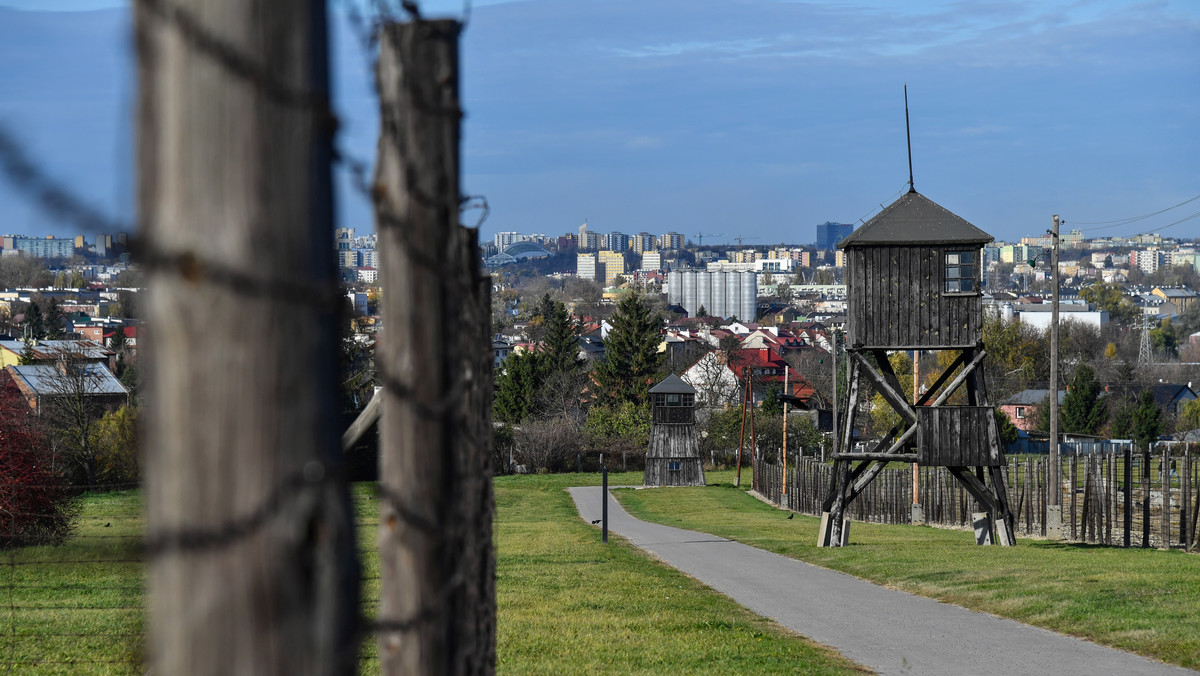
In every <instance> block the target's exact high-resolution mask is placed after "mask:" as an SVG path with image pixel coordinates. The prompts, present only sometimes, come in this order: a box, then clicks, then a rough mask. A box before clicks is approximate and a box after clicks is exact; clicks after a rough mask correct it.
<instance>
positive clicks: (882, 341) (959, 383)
mask: <svg viewBox="0 0 1200 676" xmlns="http://www.w3.org/2000/svg"><path fill="white" fill-rule="evenodd" d="M992 239H993V238H992V236H991V235H989V234H987V233H986V232H984V231H982V230H980V229H979V228H977V227H975V226H973V225H971V224H970V223H968V222H967V221H965V220H963V219H962V218H959V217H958V216H956V215H954V214H952V213H950V212H949V211H948V210H946V209H945V208H943V207H942V206H940V205H938V204H936V203H935V202H933V201H932V200H930V199H929V198H927V197H925V196H924V195H921V194H920V193H918V192H917V191H916V190H912V189H910V190H909V192H908V193H907V194H905V195H904V196H903V197H901V198H900V199H898V200H896V201H895V202H893V203H892V204H891V205H889V206H888V207H887V208H885V209H884V210H883V211H881V212H880V213H879V214H878V215H876V216H875V217H874V218H872V219H871V220H869V221H867V222H866V223H865V224H864V225H863V226H862V227H861V228H859V229H858V230H856V231H855V232H854V233H853V234H851V235H850V236H849V237H847V238H846V239H844V240H842V242H841V243H840V244H838V248H840V249H843V250H845V252H846V286H847V292H848V298H847V318H848V325H849V326H848V335H847V341H846V345H847V348H846V351H847V353H848V354H849V360H848V362H847V366H848V368H849V374H848V387H847V388H846V389H847V390H848V392H847V398H846V407H845V409H844V410H845V411H846V414H845V418H844V423H843V425H842V429H841V430H840V439H839V440H838V447H837V452H835V453H834V455H833V457H834V461H835V462H834V471H833V479H832V481H831V485H830V488H829V493H828V496H827V497H826V498H825V502H824V503H823V506H822V510H823V512H825V513H826V514H825V515H824V516H823V518H822V527H821V533H820V535H819V540H820V541H819V544H820V546H835V547H836V546H841V545H845V544H846V542H847V534H846V528H845V524H846V521H845V514H846V508H847V506H848V505H849V504H850V503H851V502H853V501H854V498H856V497H858V495H859V494H860V493H861V492H862V491H863V489H864V488H866V486H867V485H868V484H870V483H871V481H872V480H873V479H875V477H876V476H878V475H879V473H880V472H881V471H882V470H883V468H884V467H885V466H886V465H887V463H888V462H891V461H903V462H915V463H918V464H920V465H932V466H939V465H940V466H945V467H947V468H949V470H950V472H951V473H952V474H953V475H954V477H955V478H957V479H958V480H959V481H960V482H962V484H963V485H964V486H965V487H966V489H967V490H968V491H969V492H970V493H971V495H972V496H974V497H975V499H976V500H977V501H978V502H979V504H980V505H982V506H983V507H984V509H986V511H987V512H988V523H987V524H986V526H987V530H986V533H987V537H986V539H985V542H984V543H987V544H990V542H991V531H992V528H993V527H995V526H998V531H999V539H1000V544H1002V545H1011V544H1013V542H1014V539H1013V516H1012V512H1011V511H1010V509H1009V505H1008V496H1007V491H1006V490H1005V486H1004V473H1003V470H1002V468H1003V465H1004V452H1003V451H1002V450H1001V448H1000V435H999V430H998V429H997V427H996V420H995V418H994V417H993V413H992V408H991V406H989V405H988V400H987V390H986V388H985V385H984V377H983V370H982V368H981V365H982V364H983V359H984V356H985V355H986V352H985V351H984V346H983V340H982V338H983V301H982V296H981V292H980V288H979V281H980V269H981V268H982V253H983V251H982V248H983V245H984V244H986V243H988V242H991V241H992ZM895 350H930V351H935V350H951V351H954V352H957V353H958V354H957V355H956V357H955V359H954V362H953V363H952V364H951V365H950V367H949V368H948V369H946V371H945V372H944V373H942V374H941V375H940V376H939V377H938V378H937V380H936V381H935V382H934V384H933V386H932V387H931V388H929V390H928V391H927V392H926V393H925V394H923V395H921V397H920V398H919V399H918V400H917V401H915V402H911V401H909V399H908V397H907V396H906V394H905V392H904V391H903V388H901V387H900V383H899V380H898V379H897V377H896V374H895V372H894V371H893V370H892V367H891V364H890V363H889V362H888V352H889V351H895ZM959 367H962V369H961V371H959V372H958V374H957V375H955V371H956V370H957V369H959ZM864 380H865V381H866V383H867V384H868V385H869V386H870V387H871V388H873V389H874V390H875V391H877V392H879V394H880V395H881V396H882V397H883V399H884V400H885V401H886V402H887V403H888V405H889V406H891V408H893V409H894V410H895V411H896V413H898V414H899V415H900V418H901V422H900V423H899V424H897V425H896V426H895V427H893V428H892V429H891V430H890V431H888V433H887V434H885V435H884V436H883V438H882V439H880V440H879V442H878V443H877V444H876V445H875V447H874V448H872V449H871V450H869V451H865V452H854V451H853V450H852V449H851V443H852V440H853V436H852V431H853V429H854V422H855V420H854V418H855V413H856V411H857V409H858V406H859V403H860V401H861V397H862V396H863V393H862V387H861V385H862V381H864ZM960 388H965V393H966V400H967V404H966V405H965V406H963V405H960V406H952V405H948V404H947V402H948V401H949V399H950V396H951V395H952V394H954V393H955V392H956V391H957V390H959V389H960Z"/></svg>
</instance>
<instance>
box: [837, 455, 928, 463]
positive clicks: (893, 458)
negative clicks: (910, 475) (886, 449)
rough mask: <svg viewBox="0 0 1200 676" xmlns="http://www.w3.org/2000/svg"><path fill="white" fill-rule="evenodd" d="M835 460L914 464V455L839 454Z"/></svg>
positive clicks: (915, 457)
mask: <svg viewBox="0 0 1200 676" xmlns="http://www.w3.org/2000/svg"><path fill="white" fill-rule="evenodd" d="M834 459H835V460H882V461H883V462H885V463H886V462H916V461H917V454H916V453H893V454H890V455H889V454H887V453H839V454H838V455H836V456H834Z"/></svg>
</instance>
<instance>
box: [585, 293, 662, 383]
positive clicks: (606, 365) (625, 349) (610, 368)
mask: <svg viewBox="0 0 1200 676" xmlns="http://www.w3.org/2000/svg"><path fill="white" fill-rule="evenodd" d="M612 326H613V328H612V330H611V331H609V333H608V340H606V341H605V343H604V361H602V362H600V363H599V364H598V365H597V366H596V383H597V387H596V389H597V395H596V396H597V399H598V400H599V401H600V403H602V404H607V405H619V404H621V403H623V402H632V403H633V404H635V405H638V406H641V405H643V404H644V403H645V402H646V401H647V398H648V396H649V395H648V394H647V391H648V390H649V389H650V385H651V381H652V380H653V379H654V376H655V375H657V374H658V370H659V366H660V365H661V364H662V362H663V357H664V356H665V354H664V353H660V352H659V351H658V346H659V343H660V342H661V340H660V338H659V326H658V321H657V319H656V318H655V316H654V315H653V314H651V312H650V308H648V307H646V304H645V303H644V302H643V301H642V296H641V295H640V294H638V293H636V292H635V293H630V294H628V295H626V296H624V297H623V298H621V301H620V302H619V303H618V304H617V310H616V312H614V313H613V316H612Z"/></svg>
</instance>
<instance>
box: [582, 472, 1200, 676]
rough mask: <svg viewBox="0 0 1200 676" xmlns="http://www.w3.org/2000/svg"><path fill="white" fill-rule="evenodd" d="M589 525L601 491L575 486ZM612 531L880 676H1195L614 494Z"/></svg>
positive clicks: (596, 512)
mask: <svg viewBox="0 0 1200 676" xmlns="http://www.w3.org/2000/svg"><path fill="white" fill-rule="evenodd" d="M569 490H570V493H571V497H572V498H574V499H575V506H576V508H578V510H579V514H580V516H582V517H583V518H584V520H586V521H587V522H589V523H590V522H591V521H592V520H594V519H599V518H600V510H601V503H600V494H601V489H600V488H598V487H587V488H571V489H569ZM608 522H609V530H610V531H612V532H614V533H618V534H620V535H622V536H623V537H625V538H626V539H628V540H629V541H630V542H632V543H633V544H635V545H637V546H638V547H641V548H642V549H644V550H646V551H648V552H651V553H652V554H654V555H655V556H657V557H659V558H661V559H662V560H664V561H666V562H667V563H668V564H670V565H672V566H674V567H675V568H678V569H679V570H681V571H683V572H685V573H687V574H688V575H691V576H692V577H694V578H696V579H698V580H700V581H701V582H703V583H704V584H706V585H708V586H710V587H712V588H713V589H716V590H717V591H719V592H721V593H723V594H726V595H727V596H729V597H731V598H733V600H735V601H737V602H738V603H740V604H742V605H743V606H745V607H747V608H749V609H750V610H752V611H754V612H755V613H758V614H759V615H762V616H764V617H769V618H771V619H773V620H775V621H776V622H778V623H779V624H781V625H783V626H785V627H787V628H789V629H791V630H793V631H796V632H798V633H800V634H802V635H804V636H807V637H809V638H811V639H812V640H814V641H817V642H818V643H823V644H825V645H828V646H832V647H833V648H835V649H836V650H838V651H839V652H841V653H842V654H843V655H845V656H846V657H848V658H850V659H851V660H853V661H855V662H857V663H859V664H862V665H864V666H866V667H869V668H871V669H874V670H876V671H878V672H879V673H881V674H947V675H952V676H964V675H967V674H977V675H979V676H986V675H990V674H995V675H996V676H1016V675H1018V674H1049V675H1051V676H1076V675H1078V676H1101V675H1102V674H1121V675H1130V676H1132V675H1134V674H1195V673H1196V672H1193V671H1189V670H1187V669H1183V668H1181V667H1173V666H1167V665H1164V664H1161V663H1158V662H1153V661H1151V660H1148V659H1145V658H1143V657H1138V656H1136V655H1131V654H1129V653H1125V652H1121V651H1119V650H1114V649H1112V648H1105V647H1103V646H1099V645H1096V644H1094V643H1089V642H1087V641H1084V640H1081V639H1077V638H1072V637H1070V636H1063V635H1061V634H1056V633H1054V632H1051V631H1047V630H1045V629H1039V628H1037V627H1031V626H1029V625H1027V624H1021V623H1020V622H1015V621H1013V620H1006V619H1002V618H998V617H994V616H992V615H988V614H985V613H979V612H975V611H971V610H966V609H964V608H960V607H958V606H954V605H949V604H945V603H939V602H937V601H933V600H930V599H927V598H924V597H921V596H914V595H912V594H908V593H905V592H900V591H895V590H891V589H885V588H884V587H880V586H878V585H875V584H871V583H869V582H864V581H863V580H860V579H858V578H856V577H852V576H850V575H846V574H844V573H838V572H835V571H832V570H827V569H825V568H820V567H818V566H814V565H811V564H808V563H804V562H801V561H796V560H795V559H789V558H787V557H784V556H780V555H778V554H772V553H770V552H767V551H763V550H761V549H755V548H754V547H750V546H748V545H743V544H739V543H736V542H733V541H730V540H725V539H723V538H719V537H716V536H714V535H708V534H705V533H697V532H695V531H689V530H682V529H679V528H671V527H670V526H661V525H658V524H652V523H647V522H645V521H640V520H638V519H635V518H633V517H631V516H629V514H628V513H626V512H625V510H624V509H622V508H621V506H620V505H619V504H617V501H616V500H615V499H613V497H612V496H611V494H610V495H609V496H608Z"/></svg>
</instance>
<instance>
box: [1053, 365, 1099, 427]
mask: <svg viewBox="0 0 1200 676" xmlns="http://www.w3.org/2000/svg"><path fill="white" fill-rule="evenodd" d="M1059 418H1060V420H1061V421H1062V428H1063V432H1066V433H1068V434H1099V432H1100V428H1101V427H1103V426H1104V423H1105V421H1106V420H1107V419H1108V404H1107V402H1105V401H1104V399H1103V398H1101V396H1100V383H1098V382H1096V374H1095V372H1094V371H1092V368H1091V367H1090V366H1088V365H1087V364H1080V365H1079V366H1078V367H1077V368H1076V369H1075V374H1074V376H1073V377H1072V379H1071V386H1070V389H1069V390H1068V391H1067V395H1066V396H1065V397H1064V398H1063V405H1062V410H1061V411H1060V413H1059Z"/></svg>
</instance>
